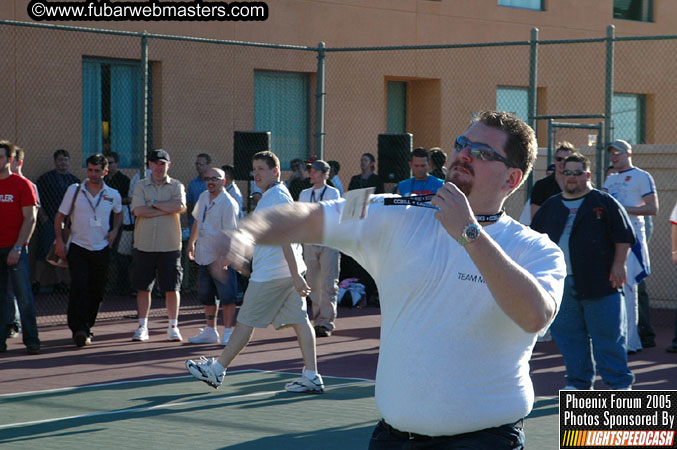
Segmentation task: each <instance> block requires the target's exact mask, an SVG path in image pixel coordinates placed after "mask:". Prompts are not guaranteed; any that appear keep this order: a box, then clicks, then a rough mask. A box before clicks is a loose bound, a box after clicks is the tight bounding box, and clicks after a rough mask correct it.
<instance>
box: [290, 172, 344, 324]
mask: <svg viewBox="0 0 677 450" xmlns="http://www.w3.org/2000/svg"><path fill="white" fill-rule="evenodd" d="M329 170H330V167H329V164H328V163H326V162H324V161H322V160H321V159H318V160H317V161H315V162H314V163H312V164H311V165H310V171H309V172H310V182H311V183H312V184H313V187H311V188H308V189H304V190H303V191H301V194H300V195H299V201H300V202H310V203H317V202H321V201H328V200H338V199H339V198H341V193H340V192H339V191H338V189H336V188H333V187H331V186H328V185H327V178H328V177H329ZM303 260H304V261H305V263H306V266H307V267H308V273H306V280H308V284H309V285H310V290H311V292H312V294H311V295H310V300H311V301H312V302H313V323H314V324H315V336H317V337H328V336H331V334H332V332H333V331H334V328H336V324H335V323H334V322H335V320H336V305H337V302H338V276H339V263H340V260H341V254H340V253H339V251H338V250H334V249H333V248H329V247H327V246H324V245H315V244H304V245H303Z"/></svg>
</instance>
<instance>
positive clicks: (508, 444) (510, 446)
mask: <svg viewBox="0 0 677 450" xmlns="http://www.w3.org/2000/svg"><path fill="white" fill-rule="evenodd" d="M390 449H402V450H405V449H406V450H418V449H430V450H443V449H451V450H521V449H524V431H523V430H522V428H521V426H520V427H517V426H515V425H503V426H501V427H496V428H487V429H485V430H479V431H473V432H472V433H463V434H457V435H455V436H439V437H433V438H423V439H413V440H412V439H408V438H406V437H402V436H398V435H395V434H393V433H391V432H390V431H389V430H388V427H387V425H384V423H383V420H381V421H380V422H379V423H378V424H377V425H376V428H374V432H373V433H372V435H371V441H369V450H390Z"/></svg>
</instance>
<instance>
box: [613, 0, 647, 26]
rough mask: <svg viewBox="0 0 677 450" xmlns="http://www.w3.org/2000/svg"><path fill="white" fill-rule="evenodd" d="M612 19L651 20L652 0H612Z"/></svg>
mask: <svg viewBox="0 0 677 450" xmlns="http://www.w3.org/2000/svg"><path fill="white" fill-rule="evenodd" d="M613 14H614V19H623V20H634V21H638V22H653V0H614V12H613Z"/></svg>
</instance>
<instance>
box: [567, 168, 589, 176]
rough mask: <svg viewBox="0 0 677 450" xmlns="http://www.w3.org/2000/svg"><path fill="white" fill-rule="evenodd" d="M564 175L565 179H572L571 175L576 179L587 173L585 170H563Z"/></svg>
mask: <svg viewBox="0 0 677 450" xmlns="http://www.w3.org/2000/svg"><path fill="white" fill-rule="evenodd" d="M562 173H563V174H564V176H565V177H570V176H571V175H573V176H575V177H580V176H581V175H583V174H584V173H587V172H586V171H585V170H569V169H566V170H563V171H562Z"/></svg>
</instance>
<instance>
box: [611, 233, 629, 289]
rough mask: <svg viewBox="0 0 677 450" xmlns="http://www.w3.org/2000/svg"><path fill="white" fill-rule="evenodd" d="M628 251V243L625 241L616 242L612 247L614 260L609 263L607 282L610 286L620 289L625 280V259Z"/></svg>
mask: <svg viewBox="0 0 677 450" xmlns="http://www.w3.org/2000/svg"><path fill="white" fill-rule="evenodd" d="M629 253H630V244H628V243H625V242H616V244H615V249H614V261H613V263H612V264H611V273H610V274H609V283H611V287H614V288H616V289H622V288H623V283H625V280H626V276H627V274H626V271H625V260H627V259H628V254H629Z"/></svg>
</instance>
